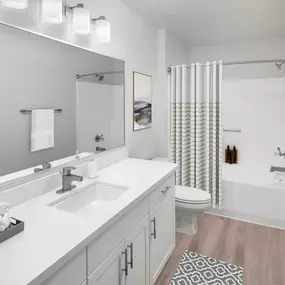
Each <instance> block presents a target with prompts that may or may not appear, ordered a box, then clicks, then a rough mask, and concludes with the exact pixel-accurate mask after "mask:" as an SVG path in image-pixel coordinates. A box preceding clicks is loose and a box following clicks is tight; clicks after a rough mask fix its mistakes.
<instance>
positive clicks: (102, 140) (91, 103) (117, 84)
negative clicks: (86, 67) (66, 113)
mask: <svg viewBox="0 0 285 285" xmlns="http://www.w3.org/2000/svg"><path fill="white" fill-rule="evenodd" d="M77 78H78V82H77V84H78V88H77V102H78V149H79V152H94V153H100V152H103V151H106V150H109V149H112V148H114V147H118V146H123V145H124V126H125V123H124V70H123V66H122V70H117V71H99V70H98V71H97V72H94V73H91V74H80V75H78V76H77ZM90 122H92V127H91V128H86V126H88V125H90Z"/></svg>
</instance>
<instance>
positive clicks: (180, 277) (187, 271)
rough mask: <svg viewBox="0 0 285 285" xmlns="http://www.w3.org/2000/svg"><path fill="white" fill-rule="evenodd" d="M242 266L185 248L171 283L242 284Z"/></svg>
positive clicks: (174, 284)
mask: <svg viewBox="0 0 285 285" xmlns="http://www.w3.org/2000/svg"><path fill="white" fill-rule="evenodd" d="M242 280H243V268H242V267H238V266H235V265H232V264H228V263H226V262H222V261H219V260H216V259H214V258H211V257H207V256H203V255H201V254H198V253H195V252H189V251H188V250H186V251H185V252H184V254H183V257H182V259H181V261H180V263H179V265H178V268H177V270H176V273H175V274H174V276H173V278H172V281H171V285H242V284H243V282H242Z"/></svg>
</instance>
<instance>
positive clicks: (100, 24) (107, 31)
mask: <svg viewBox="0 0 285 285" xmlns="http://www.w3.org/2000/svg"><path fill="white" fill-rule="evenodd" d="M95 35H96V37H97V40H98V42H103V43H109V42H110V41H111V24H110V22H109V21H107V20H102V19H98V20H96V21H95Z"/></svg>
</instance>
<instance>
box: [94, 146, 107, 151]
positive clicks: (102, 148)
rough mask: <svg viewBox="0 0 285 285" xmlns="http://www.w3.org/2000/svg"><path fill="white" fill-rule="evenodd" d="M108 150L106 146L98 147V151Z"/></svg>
mask: <svg viewBox="0 0 285 285" xmlns="http://www.w3.org/2000/svg"><path fill="white" fill-rule="evenodd" d="M106 150H107V149H106V148H104V147H99V146H97V147H96V151H100V152H102V151H106Z"/></svg>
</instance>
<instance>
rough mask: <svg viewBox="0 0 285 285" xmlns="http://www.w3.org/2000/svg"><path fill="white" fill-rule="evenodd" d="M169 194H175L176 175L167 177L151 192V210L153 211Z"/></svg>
mask: <svg viewBox="0 0 285 285" xmlns="http://www.w3.org/2000/svg"><path fill="white" fill-rule="evenodd" d="M168 195H175V189H174V175H172V176H171V177H169V178H167V179H165V180H164V181H162V182H161V184H160V185H159V186H158V187H157V188H156V189H155V190H154V191H153V192H152V193H151V194H150V212H152V211H153V210H154V209H155V208H156V207H157V206H158V205H159V204H160V203H161V202H162V201H163V200H164V199H165V198H166V197H168Z"/></svg>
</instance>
